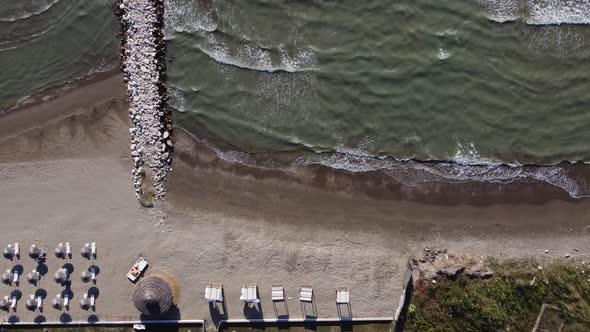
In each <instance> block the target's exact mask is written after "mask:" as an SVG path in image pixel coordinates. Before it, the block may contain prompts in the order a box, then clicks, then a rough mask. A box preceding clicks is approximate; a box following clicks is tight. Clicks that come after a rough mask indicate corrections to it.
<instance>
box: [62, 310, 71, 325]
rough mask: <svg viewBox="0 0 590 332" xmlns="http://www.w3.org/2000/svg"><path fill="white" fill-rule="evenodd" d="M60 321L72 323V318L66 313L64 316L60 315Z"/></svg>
mask: <svg viewBox="0 0 590 332" xmlns="http://www.w3.org/2000/svg"><path fill="white" fill-rule="evenodd" d="M59 321H60V323H70V322H71V321H72V316H70V314H68V313H65V312H64V313H63V314H61V315H59Z"/></svg>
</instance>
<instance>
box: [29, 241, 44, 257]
mask: <svg viewBox="0 0 590 332" xmlns="http://www.w3.org/2000/svg"><path fill="white" fill-rule="evenodd" d="M40 254H41V249H39V247H37V245H36V244H33V245H32V246H31V247H30V248H29V257H31V258H32V259H37V258H39V255H40Z"/></svg>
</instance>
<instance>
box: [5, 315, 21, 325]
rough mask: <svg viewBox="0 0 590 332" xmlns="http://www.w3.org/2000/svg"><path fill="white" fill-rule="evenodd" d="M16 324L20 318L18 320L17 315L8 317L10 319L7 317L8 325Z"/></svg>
mask: <svg viewBox="0 0 590 332" xmlns="http://www.w3.org/2000/svg"><path fill="white" fill-rule="evenodd" d="M18 322H20V318H18V316H17V315H10V317H8V323H10V324H15V323H18Z"/></svg>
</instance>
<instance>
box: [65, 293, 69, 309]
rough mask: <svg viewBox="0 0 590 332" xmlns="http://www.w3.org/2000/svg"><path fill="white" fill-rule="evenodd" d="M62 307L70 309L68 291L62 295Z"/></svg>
mask: <svg viewBox="0 0 590 332" xmlns="http://www.w3.org/2000/svg"><path fill="white" fill-rule="evenodd" d="M64 308H66V309H67V310H70V294H68V293H66V294H65V295H64Z"/></svg>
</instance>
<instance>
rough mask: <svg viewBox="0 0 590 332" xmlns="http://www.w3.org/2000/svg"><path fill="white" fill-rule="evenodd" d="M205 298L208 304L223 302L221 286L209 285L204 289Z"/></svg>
mask: <svg viewBox="0 0 590 332" xmlns="http://www.w3.org/2000/svg"><path fill="white" fill-rule="evenodd" d="M205 298H206V299H207V301H209V302H213V304H214V305H215V302H223V284H210V285H209V286H207V288H205Z"/></svg>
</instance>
